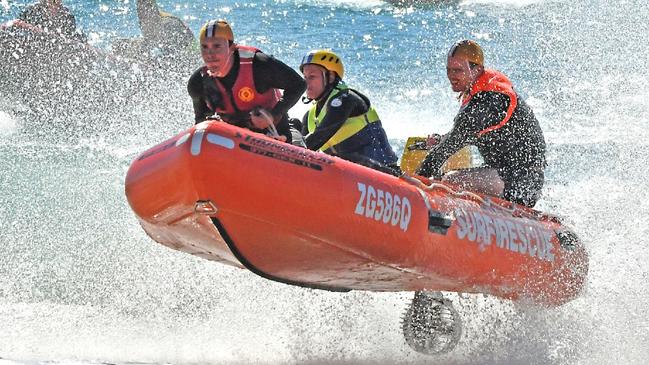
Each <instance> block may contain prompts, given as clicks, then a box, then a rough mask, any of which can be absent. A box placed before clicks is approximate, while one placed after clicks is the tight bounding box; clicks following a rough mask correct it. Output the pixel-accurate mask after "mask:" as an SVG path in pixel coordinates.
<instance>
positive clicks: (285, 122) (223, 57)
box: [187, 20, 306, 145]
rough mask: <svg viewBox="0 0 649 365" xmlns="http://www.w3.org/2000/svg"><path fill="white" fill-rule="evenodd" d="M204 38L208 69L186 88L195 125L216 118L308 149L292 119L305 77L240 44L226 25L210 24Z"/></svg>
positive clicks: (203, 31) (202, 34)
mask: <svg viewBox="0 0 649 365" xmlns="http://www.w3.org/2000/svg"><path fill="white" fill-rule="evenodd" d="M199 39H200V45H201V56H202V57H203V61H204V62H205V65H204V66H202V67H201V68H199V69H198V70H196V71H195V72H194V74H192V76H191V77H190V79H189V82H188V84H187V91H188V92H189V95H190V96H191V98H192V103H193V105H194V116H195V122H196V123H200V122H203V121H205V120H207V119H213V118H215V114H216V118H218V119H220V120H222V121H224V122H227V123H230V124H233V125H236V126H239V127H243V128H248V129H250V130H253V131H255V132H260V133H265V134H267V135H268V136H271V137H274V138H276V139H278V140H281V141H286V142H288V143H293V144H295V145H303V139H302V135H301V134H300V132H299V131H298V130H297V129H295V128H292V127H291V124H290V121H289V117H288V110H289V109H290V108H291V107H292V106H293V105H295V103H297V101H298V100H299V99H300V96H301V95H302V93H303V92H304V90H305V89H306V85H305V83H304V80H303V79H302V77H300V74H298V73H297V72H296V71H295V70H293V69H292V68H290V67H289V66H287V65H286V64H284V63H283V62H281V61H279V60H277V59H275V58H274V57H272V56H269V55H266V54H265V53H263V52H261V51H260V50H258V49H256V48H253V47H246V46H241V45H237V44H235V43H234V36H233V33H232V29H231V28H230V25H229V24H228V23H227V22H226V21H224V20H213V21H209V22H207V23H206V24H205V25H204V26H203V27H202V28H201V30H200V34H199ZM280 90H283V91H284V92H283V93H281V92H280ZM298 122H299V121H298Z"/></svg>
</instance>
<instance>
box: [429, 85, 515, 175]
mask: <svg viewBox="0 0 649 365" xmlns="http://www.w3.org/2000/svg"><path fill="white" fill-rule="evenodd" d="M503 97H504V98H503ZM508 105H509V100H508V97H507V96H505V95H503V94H499V93H494V92H482V93H478V94H476V95H475V96H474V97H473V98H472V99H471V101H470V102H469V104H467V106H466V107H465V108H464V109H462V110H461V111H460V112H459V113H458V115H457V116H456V117H455V120H454V122H453V128H452V129H451V131H450V132H449V133H448V134H446V135H445V136H444V137H443V138H442V140H441V141H440V142H439V143H438V144H436V145H435V146H433V148H431V149H430V151H428V154H427V155H426V157H425V158H424V161H423V162H422V164H421V166H420V167H419V169H418V170H417V174H418V175H421V176H431V177H433V178H440V177H441V175H440V171H439V170H440V168H441V167H442V165H443V164H444V162H446V160H448V158H449V157H451V156H452V155H453V154H454V153H456V152H457V151H459V150H460V149H462V148H463V147H464V146H466V145H469V144H473V143H475V142H476V140H477V139H478V132H480V131H481V130H483V129H485V128H487V127H489V126H492V125H496V124H498V123H499V122H500V121H501V120H502V118H504V116H505V114H504V113H505V111H506V110H507V106H508ZM501 111H502V112H501Z"/></svg>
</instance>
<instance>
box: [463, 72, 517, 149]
mask: <svg viewBox="0 0 649 365" xmlns="http://www.w3.org/2000/svg"><path fill="white" fill-rule="evenodd" d="M481 91H493V92H497V93H501V94H505V95H507V96H509V108H507V114H506V115H505V118H503V120H501V121H500V122H499V123H498V124H496V125H493V126H491V127H488V128H485V129H483V130H481V131H480V132H478V137H479V136H482V135H483V134H485V133H489V132H491V131H493V130H496V129H498V128H502V126H504V125H505V123H507V121H509V119H510V118H511V117H512V114H514V109H516V105H518V96H517V95H516V93H515V92H514V87H513V85H512V82H511V81H509V78H507V76H505V75H504V74H503V73H501V72H499V71H496V70H492V69H485V70H484V73H483V74H482V75H480V77H478V79H477V80H476V82H475V84H473V86H472V87H471V90H470V91H469V94H468V95H467V96H465V97H464V98H462V106H464V105H466V104H468V103H469V101H470V100H471V98H472V97H473V96H474V95H475V94H477V93H479V92H481Z"/></svg>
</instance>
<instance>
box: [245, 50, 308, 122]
mask: <svg viewBox="0 0 649 365" xmlns="http://www.w3.org/2000/svg"><path fill="white" fill-rule="evenodd" d="M253 77H254V79H255V87H256V88H257V90H258V91H259V92H265V91H267V90H268V89H280V90H283V93H282V97H281V98H280V100H279V102H278V103H277V105H275V107H274V108H273V110H271V113H273V116H275V117H276V118H277V117H280V116H282V115H284V114H286V113H287V112H288V110H289V109H291V108H292V107H293V105H295V103H297V102H298V100H300V97H301V96H302V94H304V90H306V82H305V81H304V79H303V78H302V76H300V74H298V73H297V72H295V70H293V69H292V68H290V67H289V66H287V65H286V64H284V63H283V62H281V61H279V60H277V59H276V58H275V57H273V56H269V55H267V54H265V53H262V52H257V53H256V54H255V58H254V60H253Z"/></svg>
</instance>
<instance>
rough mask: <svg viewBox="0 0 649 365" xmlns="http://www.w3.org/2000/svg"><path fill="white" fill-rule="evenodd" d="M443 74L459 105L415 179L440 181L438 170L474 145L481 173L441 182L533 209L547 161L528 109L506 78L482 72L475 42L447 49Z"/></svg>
mask: <svg viewBox="0 0 649 365" xmlns="http://www.w3.org/2000/svg"><path fill="white" fill-rule="evenodd" d="M446 73H447V76H448V79H449V82H450V83H451V88H452V89H453V91H455V92H458V93H459V96H460V101H461V104H462V105H461V108H460V111H459V113H458V114H457V116H456V117H455V120H454V122H453V128H452V129H451V131H450V132H449V133H448V134H446V135H445V136H443V137H442V138H441V139H440V140H439V142H438V143H436V144H434V145H433V147H432V148H431V149H430V151H429V152H428V155H427V156H426V158H425V159H424V161H423V163H422V164H421V166H420V168H419V169H418V171H417V173H418V174H419V175H423V176H431V177H433V178H436V179H439V178H442V176H441V173H440V168H441V166H442V164H443V163H444V162H445V161H446V160H447V159H448V158H449V157H450V156H452V155H453V154H454V153H455V152H457V151H459V150H460V149H461V148H463V147H464V146H467V145H474V146H477V148H478V150H479V151H480V154H481V155H482V157H483V159H484V161H485V164H486V167H482V168H476V169H469V170H466V171H462V172H458V173H455V174H453V175H449V176H446V177H445V179H446V180H447V181H449V182H452V183H455V184H458V185H461V186H464V187H466V188H469V189H472V190H476V191H480V192H483V193H488V194H492V195H500V196H502V197H503V198H505V199H507V200H509V201H512V202H514V203H518V204H522V205H525V206H528V207H533V206H534V205H535V204H536V202H537V200H538V199H539V197H540V196H541V189H542V187H543V181H544V169H545V166H546V160H545V139H544V137H543V131H542V130H541V126H540V124H539V122H538V120H537V119H536V117H535V116H534V113H533V112H532V109H531V108H530V107H529V106H528V105H527V104H526V103H525V101H524V100H523V99H522V98H520V97H519V96H518V94H517V93H516V92H515V91H514V88H513V85H512V82H511V81H510V80H509V79H508V78H507V76H505V75H504V74H502V73H501V72H499V71H496V70H493V69H486V68H485V67H484V54H483V51H482V48H481V47H480V46H479V45H478V44H477V43H476V42H474V41H471V40H463V41H460V42H457V43H455V44H454V45H453V46H452V47H451V49H450V50H449V52H448V56H447V59H446Z"/></svg>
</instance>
